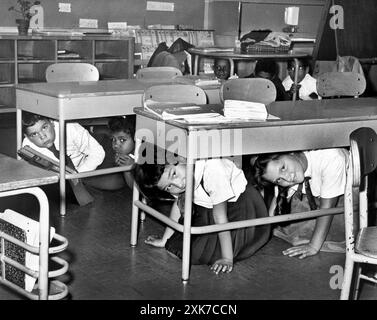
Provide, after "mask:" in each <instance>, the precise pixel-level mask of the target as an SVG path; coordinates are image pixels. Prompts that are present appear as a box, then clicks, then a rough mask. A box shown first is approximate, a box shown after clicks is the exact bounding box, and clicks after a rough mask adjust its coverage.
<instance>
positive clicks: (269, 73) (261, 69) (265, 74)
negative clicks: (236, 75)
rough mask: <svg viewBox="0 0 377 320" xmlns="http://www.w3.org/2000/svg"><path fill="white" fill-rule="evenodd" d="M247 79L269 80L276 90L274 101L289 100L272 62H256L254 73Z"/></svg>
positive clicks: (266, 60) (275, 64)
mask: <svg viewBox="0 0 377 320" xmlns="http://www.w3.org/2000/svg"><path fill="white" fill-rule="evenodd" d="M247 78H264V79H268V80H271V81H272V83H273V84H274V85H275V88H276V101H284V100H291V97H290V96H289V94H288V93H287V92H286V91H285V88H284V86H283V84H282V82H281V80H280V78H279V75H278V65H277V63H276V62H275V61H274V60H271V59H264V60H258V61H257V62H256V64H255V68H254V72H253V73H252V74H251V75H250V76H248V77H247Z"/></svg>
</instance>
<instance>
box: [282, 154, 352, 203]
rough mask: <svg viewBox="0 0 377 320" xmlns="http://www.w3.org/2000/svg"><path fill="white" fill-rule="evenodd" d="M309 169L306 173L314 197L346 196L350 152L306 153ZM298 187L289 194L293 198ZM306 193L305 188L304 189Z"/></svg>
mask: <svg viewBox="0 0 377 320" xmlns="http://www.w3.org/2000/svg"><path fill="white" fill-rule="evenodd" d="M304 154H305V156H306V159H307V161H308V167H307V169H306V171H305V173H304V176H305V177H310V180H309V183H310V189H311V191H312V194H313V196H314V197H320V198H324V199H328V198H335V197H337V196H340V195H343V194H344V189H345V185H346V170H347V163H348V151H347V150H346V149H342V148H334V149H321V150H312V151H304ZM297 187H298V186H297V185H296V186H294V187H292V188H291V189H292V190H290V191H289V193H288V196H291V195H292V193H293V192H294V190H297ZM302 192H303V193H305V187H303V191H302Z"/></svg>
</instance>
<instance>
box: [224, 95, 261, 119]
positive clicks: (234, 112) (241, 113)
mask: <svg viewBox="0 0 377 320" xmlns="http://www.w3.org/2000/svg"><path fill="white" fill-rule="evenodd" d="M224 116H225V117H227V118H239V119H253V120H266V119H267V117H268V112H267V109H266V106H265V105H264V104H263V103H258V102H251V101H242V100H225V101H224Z"/></svg>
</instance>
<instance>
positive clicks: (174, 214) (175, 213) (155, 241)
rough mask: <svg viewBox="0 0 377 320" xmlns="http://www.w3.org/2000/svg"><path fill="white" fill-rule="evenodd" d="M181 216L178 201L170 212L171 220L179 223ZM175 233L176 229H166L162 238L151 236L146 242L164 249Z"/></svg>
mask: <svg viewBox="0 0 377 320" xmlns="http://www.w3.org/2000/svg"><path fill="white" fill-rule="evenodd" d="M180 216H181V214H180V211H179V208H178V205H177V200H176V201H175V202H174V204H173V205H172V207H171V210H170V219H173V220H174V221H178V220H179V217H180ZM173 233H174V229H172V228H170V227H166V228H165V231H164V234H163V235H162V237H161V236H156V235H151V236H148V237H147V239H145V241H144V242H145V243H146V244H149V245H151V246H154V247H159V248H164V247H165V244H166V241H168V239H169V238H170V237H171V236H172V235H173Z"/></svg>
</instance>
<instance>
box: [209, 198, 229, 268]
mask: <svg viewBox="0 0 377 320" xmlns="http://www.w3.org/2000/svg"><path fill="white" fill-rule="evenodd" d="M213 219H214V221H215V223H216V224H222V223H227V222H228V215H227V203H226V202H221V203H219V204H217V205H214V206H213ZM218 237H219V241H220V246H221V255H222V258H221V259H219V260H217V261H216V262H215V263H214V264H213V265H212V266H211V270H213V271H214V272H215V273H216V274H217V273H219V272H231V271H232V270H233V246H232V238H231V235H230V231H222V232H219V233H218Z"/></svg>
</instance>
